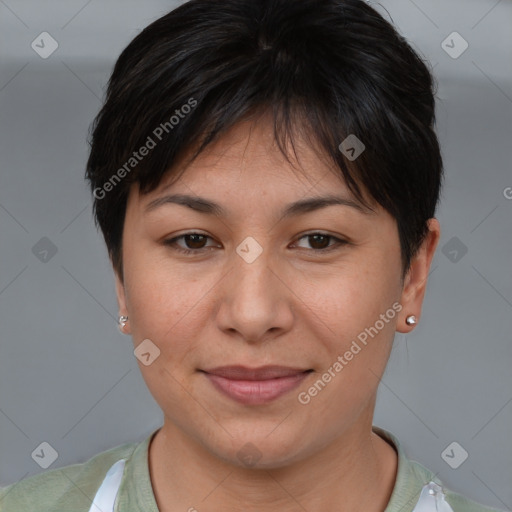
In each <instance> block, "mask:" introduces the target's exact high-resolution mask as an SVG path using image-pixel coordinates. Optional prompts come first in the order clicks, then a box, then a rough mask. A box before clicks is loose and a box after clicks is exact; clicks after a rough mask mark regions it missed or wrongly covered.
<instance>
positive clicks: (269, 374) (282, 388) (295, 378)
mask: <svg viewBox="0 0 512 512" xmlns="http://www.w3.org/2000/svg"><path fill="white" fill-rule="evenodd" d="M201 371H202V372H203V373H204V374H205V376H206V377H207V378H208V380H209V381H210V383H211V384H213V386H214V387H215V388H216V389H217V390H218V391H220V392H221V393H222V394H224V395H226V396H229V397H230V398H231V399H233V400H235V401H237V402H240V403H244V404H250V405H258V404H264V403H267V402H270V401H272V400H275V399H277V398H278V397H280V396H282V395H284V394H286V393H288V392H290V391H291V390H292V389H294V388H296V387H297V386H299V385H300V383H301V382H302V381H303V380H304V379H305V378H306V377H307V376H308V375H309V373H311V372H312V371H313V370H311V369H303V368H292V367H286V366H262V367H259V368H248V367H245V366H220V367H216V368H211V369H208V370H201Z"/></svg>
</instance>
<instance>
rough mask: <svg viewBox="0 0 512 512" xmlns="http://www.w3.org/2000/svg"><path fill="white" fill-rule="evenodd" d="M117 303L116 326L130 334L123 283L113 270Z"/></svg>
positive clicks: (124, 332)
mask: <svg viewBox="0 0 512 512" xmlns="http://www.w3.org/2000/svg"><path fill="white" fill-rule="evenodd" d="M114 278H115V286H116V295H117V304H118V307H119V316H118V324H119V325H118V328H119V331H120V332H122V333H123V334H131V332H130V327H129V325H128V320H129V318H128V308H127V305H126V293H125V287H124V283H123V282H122V281H121V279H120V277H119V274H118V273H117V272H116V271H115V270H114Z"/></svg>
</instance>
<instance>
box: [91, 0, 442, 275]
mask: <svg viewBox="0 0 512 512" xmlns="http://www.w3.org/2000/svg"><path fill="white" fill-rule="evenodd" d="M427 64H428V63H426V62H424V61H423V60H422V59H421V58H420V56H419V55H418V54H417V53H416V52H415V51H414V50H413V49H412V48H411V46H410V45H409V44H408V43H407V41H406V40H405V39H404V38H403V37H402V36H401V35H400V34H398V32H397V31H396V30H395V28H394V27H393V26H392V25H391V24H390V23H389V22H388V21H386V20H385V19H384V18H383V17H382V16H381V15H380V14H379V13H378V12H377V11H376V10H375V9H373V8H372V7H371V6H369V5H368V4H367V3H366V2H364V1H362V0H300V1H297V0H191V1H189V2H186V3H184V4H182V5H180V6H179V7H178V8H176V9H174V10H173V11H171V12H169V13H168V14H166V15H164V16H163V17H161V18H159V19H157V20H156V21H155V22H153V23H151V24H150V25H149V26H147V27H146V28H145V29H144V30H142V31H141V32H140V33H139V34H138V35H137V36H136V37H135V38H134V39H133V40H132V41H131V42H130V43H129V44H128V46H127V47H126V48H125V49H124V50H123V52H122V53H121V55H120V56H119V58H118V60H117V62H116V64H115V66H114V69H113V72H112V75H111V77H110V80H109V83H108V88H107V92H106V99H105V102H104V105H103V107H102V109H101V111H100V112H99V113H98V115H97V116H96V118H95V119H94V122H93V124H92V125H91V133H90V139H89V145H90V155H89V159H88V161H87V169H86V178H87V179H88V180H89V182H90V186H91V190H92V193H93V196H94V208H93V209H94V215H95V222H96V225H97V226H99V227H100V228H101V231H102V233H103V236H104V238H105V242H106V245H107V249H108V252H109V256H110V258H111V260H112V263H113V265H114V268H115V270H116V271H117V272H118V274H119V275H120V277H121V279H122V277H123V272H122V250H121V248H122V232H123V225H124V219H125V213H126V203H127V197H128V193H129V189H130V186H131V184H133V183H138V185H139V187H140V192H141V193H142V194H145V193H149V192H151V191H152V190H154V189H155V188H156V187H157V186H158V185H159V183H160V182H161V180H162V178H163V176H164V175H165V174H167V173H168V172H171V170H172V167H173V163H175V162H176V161H177V159H178V158H179V157H180V156H181V155H183V154H184V153H185V152H186V151H187V150H189V149H190V148H191V147H192V146H195V147H197V150H196V151H195V153H194V155H195V156H197V155H198V154H200V153H201V151H202V150H203V149H204V148H205V147H206V146H207V145H208V144H210V143H211V142H212V141H214V140H216V139H218V137H219V136H220V135H222V134H223V133H225V132H226V130H227V129H228V128H230V127H232V126H234V125H235V124H236V123H238V122H240V121H241V120H242V119H244V118H246V117H247V116H248V115H250V114H254V113H260V114H261V113H262V112H270V113H271V114H272V116H273V119H274V136H275V140H276V141H277V143H278V145H279V147H280V149H281V151H283V152H284V147H285V146H286V144H285V141H286V140H291V141H292V143H293V137H294V133H296V132H297V130H298V129H299V127H300V131H301V133H303V134H304V133H305V134H307V135H308V137H310V139H311V141H313V142H314V143H315V144H316V145H317V147H319V148H320V149H321V151H322V152H323V153H324V154H325V155H326V156H327V157H328V158H329V159H330V160H331V161H332V163H333V164H334V165H335V168H336V169H339V171H340V177H342V178H343V179H344V180H345V182H346V183H347V186H348V187H349V188H350V190H351V191H352V192H353V193H354V194H355V195H356V197H358V198H359V199H360V200H363V195H362V193H361V190H363V191H364V192H365V193H366V194H367V195H368V196H369V197H370V198H372V199H373V200H375V201H376V202H377V203H378V204H380V205H381V206H382V207H383V208H385V209H386V210H387V211H388V212H389V213H390V214H391V215H392V216H393V217H394V218H395V219H396V221H397V226H398V233H399V238H400V245H401V253H402V262H403V269H404V273H405V271H406V270H407V269H408V268H409V265H410V261H411V258H412V256H413V255H414V254H415V252H416V251H417V249H418V248H419V246H420V245H421V242H422V241H423V240H424V237H425V235H426V233H427V231H428V229H427V220H428V219H429V218H431V217H433V216H434V213H435V209H436V205H437V202H438V199H439V193H440V187H441V181H442V175H443V169H442V168H443V163H442V157H441V152H440V147H439V143H438V139H437V136H436V134H435V131H434V124H435V99H434V94H435V90H434V86H435V81H434V78H433V75H432V73H431V70H430V68H429V67H428V66H427ZM349 135H355V136H356V137H357V139H359V140H360V141H362V142H363V144H364V151H363V153H362V154H361V155H360V156H359V157H358V158H357V160H351V159H350V158H348V156H350V155H347V153H346V152H344V151H341V150H340V143H341V142H342V141H344V140H345V139H346V138H347V137H348V136H349ZM143 147H145V148H146V150H145V151H142V148H143ZM139 151H141V153H142V152H144V155H142V154H141V155H139ZM353 153H354V151H352V154H353ZM135 155H137V156H135ZM285 156H287V155H286V154H285ZM287 158H288V157H287ZM363 202H364V201H363Z"/></svg>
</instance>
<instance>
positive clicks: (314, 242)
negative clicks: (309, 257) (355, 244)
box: [299, 233, 348, 252]
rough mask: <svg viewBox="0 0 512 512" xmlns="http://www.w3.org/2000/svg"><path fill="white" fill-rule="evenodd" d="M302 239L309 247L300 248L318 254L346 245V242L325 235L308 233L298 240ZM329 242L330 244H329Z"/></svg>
mask: <svg viewBox="0 0 512 512" xmlns="http://www.w3.org/2000/svg"><path fill="white" fill-rule="evenodd" d="M304 239H306V240H307V243H308V245H309V247H304V246H302V247H301V248H303V249H311V250H313V251H319V252H327V251H330V250H331V249H335V248H336V247H338V246H342V245H346V244H348V242H347V241H346V240H342V239H341V238H338V237H335V236H332V235H327V234H325V233H309V234H307V235H304V236H302V237H301V238H299V241H300V240H304ZM331 241H332V243H330V242H331Z"/></svg>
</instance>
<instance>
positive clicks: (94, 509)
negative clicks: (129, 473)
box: [89, 459, 126, 512]
mask: <svg viewBox="0 0 512 512" xmlns="http://www.w3.org/2000/svg"><path fill="white" fill-rule="evenodd" d="M125 463H126V459H121V460H118V461H117V462H116V463H115V464H114V465H113V466H112V467H111V468H110V469H109V470H108V472H107V474H106V476H105V479H104V480H103V482H102V483H101V485H100V488H99V489H98V492H97V493H96V496H94V500H93V502H92V505H91V508H90V509H89V512H114V504H115V502H116V497H117V492H118V491H119V487H120V485H121V480H122V478H123V472H124V465H125Z"/></svg>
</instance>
